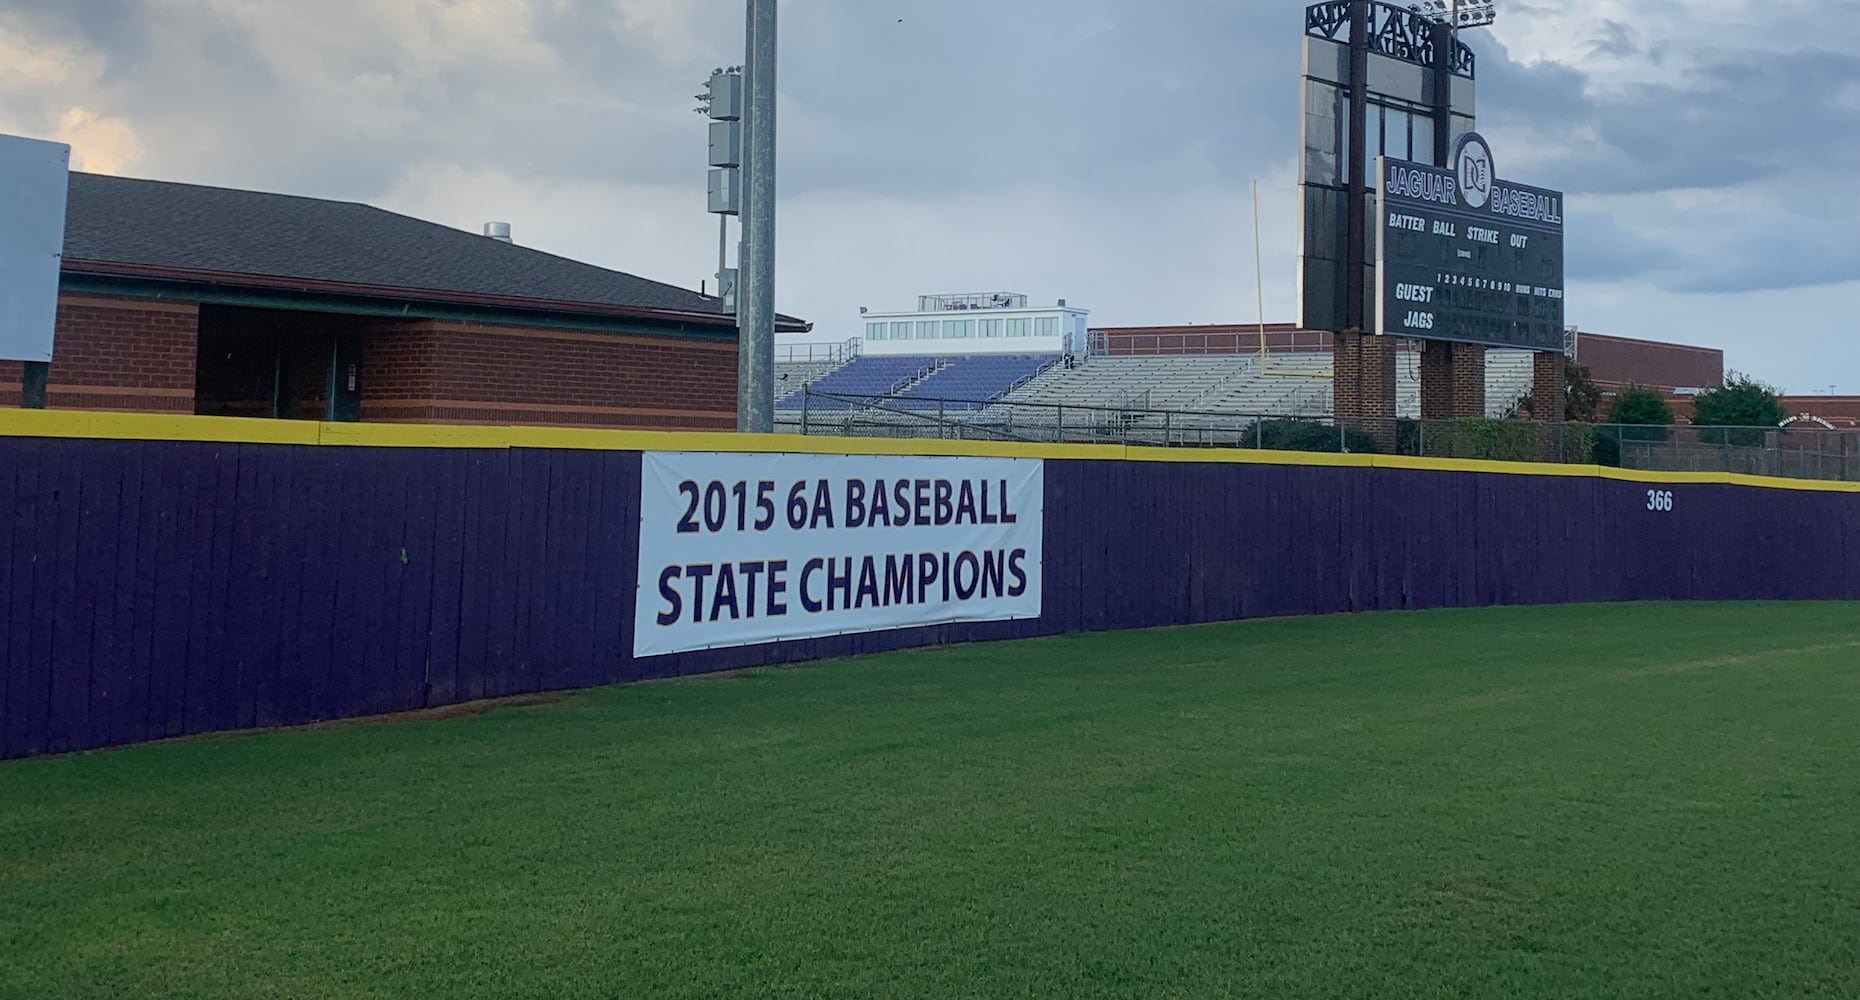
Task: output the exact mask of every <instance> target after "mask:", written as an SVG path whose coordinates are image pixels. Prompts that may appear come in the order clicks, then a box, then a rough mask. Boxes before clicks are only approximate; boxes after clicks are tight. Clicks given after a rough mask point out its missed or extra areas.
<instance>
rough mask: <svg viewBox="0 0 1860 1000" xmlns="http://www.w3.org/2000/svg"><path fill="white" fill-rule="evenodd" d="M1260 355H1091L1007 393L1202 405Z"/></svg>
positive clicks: (1016, 398) (1059, 399)
mask: <svg viewBox="0 0 1860 1000" xmlns="http://www.w3.org/2000/svg"><path fill="white" fill-rule="evenodd" d="M1257 366H1258V359H1256V358H1253V357H1250V356H1241V355H1224V356H1223V355H1196V356H1185V355H1164V356H1155V357H1151V356H1144V357H1115V356H1113V357H1102V356H1100V357H1091V358H1087V359H1085V361H1084V363H1082V364H1080V365H1078V366H1076V367H1074V368H1070V369H1068V368H1064V367H1053V368H1049V369H1047V370H1046V372H1045V373H1043V374H1041V375H1040V376H1038V377H1036V378H1034V379H1033V380H1032V381H1030V382H1028V383H1027V384H1026V385H1023V386H1021V387H1020V388H1019V389H1016V390H1014V391H1013V392H1010V393H1008V394H1007V396H1006V397H1005V398H1004V400H1003V401H1004V402H1011V403H1036V404H1043V405H1051V406H1091V407H1105V408H1116V407H1130V408H1132V409H1150V410H1171V409H1174V410H1185V409H1196V408H1198V404H1199V403H1200V402H1201V401H1202V400H1203V399H1204V398H1206V397H1208V396H1211V395H1213V394H1214V393H1217V392H1219V391H1221V390H1222V389H1224V388H1225V387H1226V386H1228V385H1229V384H1230V383H1232V382H1233V381H1234V380H1235V379H1239V378H1243V377H1245V376H1246V375H1247V374H1248V373H1249V372H1251V371H1253V370H1254V369H1255V368H1256V367H1257Z"/></svg>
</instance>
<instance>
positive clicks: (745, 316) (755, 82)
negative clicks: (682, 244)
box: [736, 0, 776, 434]
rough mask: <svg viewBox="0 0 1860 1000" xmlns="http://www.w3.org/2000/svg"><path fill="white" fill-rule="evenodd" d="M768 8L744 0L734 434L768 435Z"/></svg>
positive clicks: (771, 151) (771, 375) (771, 192)
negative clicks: (745, 38)
mask: <svg viewBox="0 0 1860 1000" xmlns="http://www.w3.org/2000/svg"><path fill="white" fill-rule="evenodd" d="M775 4H776V0H748V6H747V12H746V18H745V32H746V34H747V36H748V37H747V45H746V46H745V48H746V50H747V55H748V59H747V62H746V63H745V65H744V69H743V89H744V95H743V96H744V102H745V104H746V106H747V107H746V112H747V113H746V114H745V115H744V119H743V124H744V129H743V174H744V177H743V180H744V184H743V249H742V259H741V260H739V261H738V266H739V267H740V269H741V275H742V277H741V288H740V289H739V290H738V295H737V302H738V309H737V331H738V340H737V355H736V429H737V430H739V431H743V432H745V433H750V434H768V433H771V432H773V431H774V430H775V25H776V16H775V13H776V12H775Z"/></svg>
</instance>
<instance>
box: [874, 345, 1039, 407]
mask: <svg viewBox="0 0 1860 1000" xmlns="http://www.w3.org/2000/svg"><path fill="white" fill-rule="evenodd" d="M1058 361H1059V358H1058V357H1057V356H1055V355H1051V354H1040V355H1026V354H977V355H970V356H968V357H960V358H954V359H952V360H951V362H950V363H949V364H947V365H944V366H943V367H941V368H938V369H937V370H935V371H933V372H931V373H930V374H929V375H926V376H925V377H924V378H923V379H922V380H920V381H918V382H916V383H914V384H912V385H911V386H909V387H908V388H906V389H904V390H903V391H902V392H899V393H898V394H897V396H896V397H895V399H896V401H897V403H898V405H899V406H902V407H905V408H908V409H927V408H936V409H948V408H955V409H970V410H973V409H980V408H981V407H983V406H985V405H987V404H988V403H989V402H992V401H993V400H995V399H997V398H999V397H1000V396H1001V395H1002V394H1003V393H1006V392H1008V391H1010V390H1012V389H1013V388H1015V387H1016V386H1018V385H1021V384H1022V383H1024V382H1026V381H1028V380H1029V379H1032V378H1034V377H1035V376H1037V375H1039V374H1040V373H1041V372H1043V371H1045V370H1046V369H1048V368H1050V367H1052V366H1053V365H1055V364H1057V363H1058ZM948 400H955V401H959V402H955V403H949V402H945V401H948Z"/></svg>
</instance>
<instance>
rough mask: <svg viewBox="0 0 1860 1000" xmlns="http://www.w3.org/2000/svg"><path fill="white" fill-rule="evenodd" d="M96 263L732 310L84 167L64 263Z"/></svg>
mask: <svg viewBox="0 0 1860 1000" xmlns="http://www.w3.org/2000/svg"><path fill="white" fill-rule="evenodd" d="M86 263H95V264H106V265H119V266H122V267H128V268H138V269H148V270H150V271H153V272H163V273H165V272H179V273H178V274H177V276H180V277H186V276H188V275H193V276H212V277H215V278H217V279H219V280H232V281H234V282H235V283H236V281H237V279H238V278H239V277H243V276H249V277H252V278H255V279H277V278H284V279H300V280H303V281H306V282H315V283H335V284H339V285H344V286H355V289H354V290H361V291H367V290H379V291H380V292H381V293H384V294H386V293H398V294H406V293H409V292H413V293H417V294H418V296H419V297H421V298H440V299H443V298H444V297H445V296H446V295H447V294H448V293H450V294H455V295H460V296H467V297H479V298H486V297H490V298H496V299H502V300H510V299H527V300H536V301H537V302H538V304H542V305H546V304H550V303H554V304H572V305H576V306H582V307H593V308H594V309H596V310H601V309H604V308H613V309H615V310H618V311H627V310H651V311H662V312H669V313H678V314H683V315H684V316H685V317H688V318H697V319H708V318H709V317H715V318H716V319H717V320H719V321H723V322H731V318H730V317H728V316H726V315H724V313H723V311H722V307H721V304H720V302H719V301H718V300H717V299H715V298H712V297H710V296H705V295H700V294H699V293H697V292H695V291H691V290H689V289H684V288H677V287H674V286H672V285H666V284H661V283H659V282H656V281H648V280H647V279H645V278H640V277H636V276H634V275H631V274H623V273H621V272H619V271H609V270H607V269H606V268H601V267H595V266H594V265H592V264H583V263H581V262H579V261H573V260H569V259H567V258H565V257H557V256H555V255H553V254H547V253H543V252H541V251H539V250H533V249H530V248H528V247H524V246H519V245H513V244H509V243H503V242H500V241H498V240H493V239H489V238H487V237H484V236H480V235H478V234H476V233H469V232H465V231H463V230H459V229H453V228H451V227H449V226H441V225H437V224H435V223H431V222H423V221H421V220H419V219H414V218H410V217H408V216H405V215H396V214H394V213H393V212H386V211H383V210H381V209H378V208H374V207H371V206H368V205H362V204H357V203H354V202H341V201H325V200H322V199H319V198H303V197H298V196H295V195H281V194H265V193H262V192H257V191H240V190H234V189H231V188H215V187H202V186H200V185H196V184H175V183H171V182H167V181H150V180H137V179H132V178H125V177H110V176H104V175H99V174H86V173H78V172H75V171H74V172H73V173H72V174H71V187H70V200H69V207H68V209H67V217H66V222H65V268H66V269H67V270H74V271H83V270H85V264H86ZM99 270H104V269H102V268H100V269H99ZM255 283H260V284H263V283H265V282H255ZM270 283H271V284H276V282H270ZM512 304H514V303H512ZM783 321H784V322H783V325H784V327H786V326H788V325H789V324H790V323H794V322H798V321H792V320H789V319H788V318H787V317H783ZM732 325H733V323H732Z"/></svg>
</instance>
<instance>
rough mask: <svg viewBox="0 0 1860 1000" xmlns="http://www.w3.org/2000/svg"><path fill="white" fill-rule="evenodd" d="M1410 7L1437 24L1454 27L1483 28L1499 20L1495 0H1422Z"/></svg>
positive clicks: (1409, 6) (1409, 7)
mask: <svg viewBox="0 0 1860 1000" xmlns="http://www.w3.org/2000/svg"><path fill="white" fill-rule="evenodd" d="M1408 9H1409V10H1411V11H1414V12H1415V13H1416V14H1419V15H1421V16H1422V17H1424V18H1426V19H1427V20H1429V21H1432V22H1434V23H1435V24H1445V25H1447V26H1448V27H1450V28H1454V29H1459V28H1483V27H1485V26H1486V25H1489V24H1491V23H1492V22H1494V21H1496V20H1498V8H1497V6H1496V5H1495V2H1494V0H1421V2H1420V3H1413V4H1409V5H1408Z"/></svg>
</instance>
